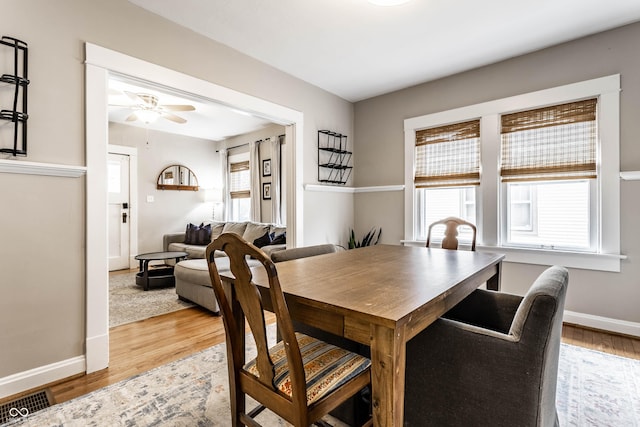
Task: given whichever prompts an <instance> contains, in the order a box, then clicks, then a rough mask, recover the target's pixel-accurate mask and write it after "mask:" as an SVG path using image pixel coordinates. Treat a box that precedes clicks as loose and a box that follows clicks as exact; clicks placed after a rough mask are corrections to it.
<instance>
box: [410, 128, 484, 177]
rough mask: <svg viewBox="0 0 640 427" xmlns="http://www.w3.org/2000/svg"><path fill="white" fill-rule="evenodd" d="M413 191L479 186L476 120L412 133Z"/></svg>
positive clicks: (478, 132)
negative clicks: (414, 144)
mask: <svg viewBox="0 0 640 427" xmlns="http://www.w3.org/2000/svg"><path fill="white" fill-rule="evenodd" d="M415 154H416V155H415V159H416V164H415V168H416V171H415V178H414V184H415V187H416V188H428V187H450V186H462V185H479V184H480V120H472V121H469V122H464V123H456V124H452V125H446V126H439V127H436V128H431V129H423V130H419V131H416V153H415Z"/></svg>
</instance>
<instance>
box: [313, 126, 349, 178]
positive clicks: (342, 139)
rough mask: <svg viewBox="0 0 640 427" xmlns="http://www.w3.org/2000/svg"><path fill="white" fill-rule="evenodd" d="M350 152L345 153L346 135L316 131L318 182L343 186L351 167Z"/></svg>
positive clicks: (328, 131)
mask: <svg viewBox="0 0 640 427" xmlns="http://www.w3.org/2000/svg"><path fill="white" fill-rule="evenodd" d="M351 155H352V153H351V151H347V135H343V134H341V133H338V132H333V131H330V130H319V131H318V181H319V182H322V183H326V184H337V185H344V184H346V183H347V181H348V180H349V176H350V175H351V170H352V169H353V166H351V165H350V162H351Z"/></svg>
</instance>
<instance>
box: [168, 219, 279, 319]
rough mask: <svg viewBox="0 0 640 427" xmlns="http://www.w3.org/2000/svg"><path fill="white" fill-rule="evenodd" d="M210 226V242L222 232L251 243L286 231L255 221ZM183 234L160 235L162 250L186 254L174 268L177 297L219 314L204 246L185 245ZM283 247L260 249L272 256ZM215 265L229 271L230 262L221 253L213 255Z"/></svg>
mask: <svg viewBox="0 0 640 427" xmlns="http://www.w3.org/2000/svg"><path fill="white" fill-rule="evenodd" d="M206 224H207V223H205V225H206ZM210 224H211V241H213V240H215V239H216V238H217V237H218V236H220V235H221V234H222V233H235V234H238V235H240V236H242V238H243V239H245V240H246V241H248V242H251V243H254V242H255V241H256V239H260V238H264V236H265V233H266V234H268V235H273V236H275V237H277V236H280V235H282V234H283V233H285V232H286V228H285V227H283V226H277V225H273V224H266V223H258V222H211V223H210ZM185 235H186V233H185V232H182V233H173V234H165V235H164V236H163V248H164V250H165V251H184V252H186V253H187V254H189V255H188V257H187V259H186V260H184V261H181V262H179V263H177V264H176V265H175V267H174V276H175V278H176V293H177V294H178V298H180V299H181V300H184V301H190V302H193V303H196V304H198V305H199V306H201V307H204V308H206V309H208V310H210V311H212V312H214V313H218V311H219V308H218V302H217V301H216V298H215V296H214V295H213V288H212V287H211V281H210V278H209V269H208V266H207V262H206V260H205V259H204V258H205V251H206V249H207V245H193V244H188V243H185V237H186V236H185ZM265 242H266V240H264V239H263V241H262V243H265ZM286 246H287V245H286V243H282V244H267V245H264V246H261V249H262V250H263V251H264V252H265V253H266V254H267V255H269V256H271V255H272V254H273V253H274V252H277V251H282V250H284V249H286ZM252 262H254V261H252V260H250V261H249V263H252ZM216 264H217V265H218V270H220V271H223V270H228V269H229V261H228V258H227V256H226V254H225V253H224V252H216Z"/></svg>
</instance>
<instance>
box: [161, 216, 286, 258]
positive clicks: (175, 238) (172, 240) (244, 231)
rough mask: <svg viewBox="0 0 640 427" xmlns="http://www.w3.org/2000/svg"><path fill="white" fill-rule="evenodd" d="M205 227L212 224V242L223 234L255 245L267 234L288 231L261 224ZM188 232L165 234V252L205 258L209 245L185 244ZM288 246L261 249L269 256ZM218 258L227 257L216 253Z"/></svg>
mask: <svg viewBox="0 0 640 427" xmlns="http://www.w3.org/2000/svg"><path fill="white" fill-rule="evenodd" d="M204 224H205V225H207V224H211V242H212V241H214V240H215V239H216V238H217V237H218V236H220V235H221V234H222V233H236V234H238V235H240V236H242V238H243V239H244V240H246V241H247V242H251V243H254V242H255V240H256V239H259V238H262V237H264V235H265V233H268V234H270V235H273V236H276V237H277V236H280V235H282V234H283V233H285V232H286V231H287V229H286V227H285V226H282V225H274V224H267V223H261V222H252V221H246V222H231V221H229V222H218V221H213V222H211V221H208V222H204ZM185 237H186V232H184V231H183V232H181V233H171V234H165V235H164V236H163V237H162V247H163V250H164V251H184V252H186V253H187V254H189V255H188V256H187V258H189V259H194V258H204V257H205V255H204V253H205V250H206V249H207V244H208V243H209V242H207V244H204V245H193V244H188V243H185ZM286 246H287V245H286V244H268V245H265V246H261V249H262V250H263V251H264V252H265V253H266V254H267V255H269V256H271V254H272V253H273V252H275V251H281V250H284V249H285V248H286ZM216 256H226V255H225V254H224V252H216Z"/></svg>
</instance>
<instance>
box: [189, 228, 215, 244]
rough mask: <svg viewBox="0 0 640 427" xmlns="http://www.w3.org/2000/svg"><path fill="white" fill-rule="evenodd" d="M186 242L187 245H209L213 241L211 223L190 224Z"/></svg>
mask: <svg viewBox="0 0 640 427" xmlns="http://www.w3.org/2000/svg"><path fill="white" fill-rule="evenodd" d="M184 243H185V244H187V245H208V244H209V243H211V224H207V225H204V224H200V225H194V224H188V225H187V230H186V231H185V236H184Z"/></svg>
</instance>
